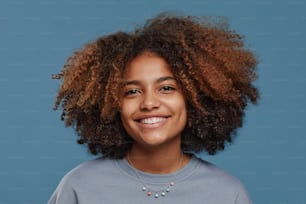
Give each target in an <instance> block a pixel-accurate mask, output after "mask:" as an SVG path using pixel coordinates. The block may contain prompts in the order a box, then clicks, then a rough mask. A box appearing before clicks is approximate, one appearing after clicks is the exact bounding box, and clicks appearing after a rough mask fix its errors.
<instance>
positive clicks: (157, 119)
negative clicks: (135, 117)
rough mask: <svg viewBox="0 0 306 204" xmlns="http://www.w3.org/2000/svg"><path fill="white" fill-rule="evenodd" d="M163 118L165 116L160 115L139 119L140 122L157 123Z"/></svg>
mask: <svg viewBox="0 0 306 204" xmlns="http://www.w3.org/2000/svg"><path fill="white" fill-rule="evenodd" d="M163 120H165V118H161V117H153V118H145V119H142V120H141V121H140V123H142V124H154V123H159V122H161V121H163Z"/></svg>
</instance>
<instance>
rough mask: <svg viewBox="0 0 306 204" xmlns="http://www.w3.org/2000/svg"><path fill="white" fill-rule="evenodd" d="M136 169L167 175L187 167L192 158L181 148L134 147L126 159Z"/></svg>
mask: <svg viewBox="0 0 306 204" xmlns="http://www.w3.org/2000/svg"><path fill="white" fill-rule="evenodd" d="M126 159H127V161H128V162H129V163H130V164H131V165H132V166H133V167H134V168H136V169H138V170H141V171H144V172H147V173H153V174H167V173H172V172H175V171H178V170H179V169H180V168H182V167H183V166H185V165H186V164H187V163H188V161H189V159H190V157H189V156H188V155H185V154H183V152H182V151H181V148H180V147H179V148H176V149H173V148H151V149H150V148H139V147H137V145H133V147H132V149H131V150H130V152H129V155H127V157H126Z"/></svg>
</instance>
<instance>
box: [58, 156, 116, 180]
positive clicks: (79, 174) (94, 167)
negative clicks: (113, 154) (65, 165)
mask: <svg viewBox="0 0 306 204" xmlns="http://www.w3.org/2000/svg"><path fill="white" fill-rule="evenodd" d="M114 168H115V165H114V161H113V160H111V159H107V158H102V157H99V158H97V159H94V160H89V161H86V162H83V163H81V164H80V165H78V166H76V167H75V168H73V169H72V170H70V171H69V172H68V173H67V174H66V175H65V176H64V177H63V179H62V182H64V183H70V184H74V183H79V182H84V181H90V180H95V179H98V178H99V177H100V176H103V175H106V174H105V173H109V172H113V171H114Z"/></svg>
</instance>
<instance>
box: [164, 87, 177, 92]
mask: <svg viewBox="0 0 306 204" xmlns="http://www.w3.org/2000/svg"><path fill="white" fill-rule="evenodd" d="M173 90H175V88H174V87H172V86H163V87H162V88H161V91H166V92H168V91H173Z"/></svg>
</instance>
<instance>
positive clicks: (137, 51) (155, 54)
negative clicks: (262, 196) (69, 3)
mask: <svg viewBox="0 0 306 204" xmlns="http://www.w3.org/2000/svg"><path fill="white" fill-rule="evenodd" d="M256 64H257V62H256V59H255V57H254V55H253V54H252V53H251V52H250V51H248V50H247V49H245V48H244V47H243V40H242V38H241V36H240V35H238V34H236V33H235V32H233V31H230V30H229V29H228V28H227V26H226V25H225V24H220V25H219V24H216V23H213V22H212V21H209V20H208V19H207V18H203V19H201V18H195V17H182V16H173V15H167V14H162V15H159V16H157V17H155V18H153V19H151V20H149V21H148V22H147V23H146V24H145V25H144V26H143V27H142V28H138V29H136V30H135V31H134V32H132V33H124V32H117V33H114V34H111V35H108V36H103V37H101V38H99V39H97V40H95V41H94V42H92V43H89V44H87V45H86V46H85V47H84V48H83V49H81V50H80V51H78V52H75V53H74V54H73V55H72V56H71V57H70V58H69V59H68V60H67V63H66V64H65V66H64V69H63V70H62V72H61V73H60V74H58V75H55V76H54V78H62V79H63V82H62V85H61V87H60V89H59V92H58V96H57V99H56V103H55V109H57V108H58V106H59V105H61V106H62V108H63V112H62V120H64V121H65V124H66V125H67V126H73V127H74V128H75V129H76V132H77V133H78V136H79V140H78V142H79V143H80V144H87V146H88V148H89V150H90V152H91V153H92V154H94V155H96V154H99V153H101V154H102V155H103V156H101V157H100V158H98V159H95V160H92V161H88V162H85V163H83V164H81V165H79V166H78V167H76V168H75V169H73V170H72V171H70V172H69V173H68V174H67V175H66V176H65V177H64V178H63V179H62V181H61V182H60V184H59V186H58V187H57V189H56V190H55V192H54V194H53V195H52V197H51V198H50V200H49V204H77V203H78V204H98V203H99V204H101V203H116V204H118V203H190V204H193V203H195V204H197V203H209V204H224V203H226V204H248V203H251V201H250V199H249V197H248V194H247V192H246V190H245V188H244V187H243V185H242V184H241V183H240V182H239V181H238V180H237V179H235V178H233V177H232V176H230V175H228V174H227V173H225V172H224V171H222V170H220V169H219V168H217V167H216V166H214V165H212V164H210V163H208V162H206V161H204V160H202V159H199V158H197V157H196V156H195V155H194V154H195V153H197V152H200V151H207V152H208V153H209V154H215V153H216V152H217V151H218V150H223V149H224V145H225V143H226V142H230V141H231V138H232V137H233V136H234V134H235V131H236V130H237V128H239V127H241V126H242V122H243V116H244V109H245V107H246V106H247V103H248V102H253V103H255V102H256V101H257V99H258V91H257V89H256V88H255V87H254V86H253V85H252V83H253V81H254V80H255V78H256V73H255V67H256Z"/></svg>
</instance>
